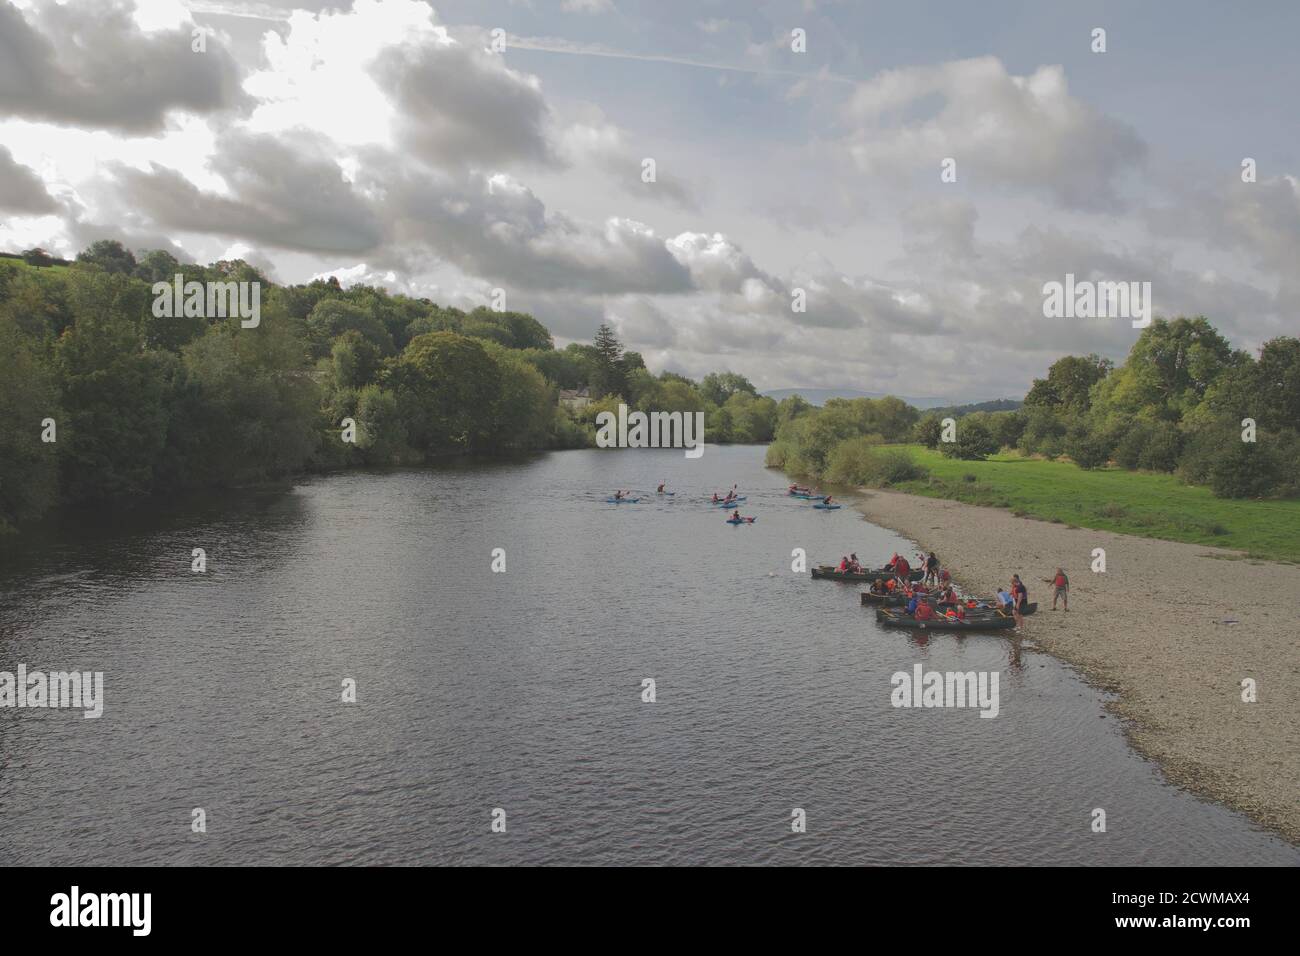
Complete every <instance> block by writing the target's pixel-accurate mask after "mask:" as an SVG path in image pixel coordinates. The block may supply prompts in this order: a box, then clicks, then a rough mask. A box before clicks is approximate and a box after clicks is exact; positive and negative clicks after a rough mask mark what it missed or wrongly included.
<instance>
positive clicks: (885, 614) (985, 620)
mask: <svg viewBox="0 0 1300 956" xmlns="http://www.w3.org/2000/svg"><path fill="white" fill-rule="evenodd" d="M876 623H877V624H880V625H883V626H884V627H903V628H908V629H909V630H913V631H1002V630H1006V629H1007V628H1012V627H1015V626H1016V622H1015V619H1014V618H1013V617H1012V616H1011V615H1010V614H1008V615H1006V616H1005V617H1004V616H1001V615H998V614H994V615H993V616H992V617H977V618H970V617H967V619H966V620H964V621H957V620H954V619H952V618H947V617H941V616H935V617H932V618H930V620H928V621H918V620H917V619H916V618H914V617H912V616H911V615H910V614H904V613H902V612H901V611H891V610H889V609H888V608H877V609H876Z"/></svg>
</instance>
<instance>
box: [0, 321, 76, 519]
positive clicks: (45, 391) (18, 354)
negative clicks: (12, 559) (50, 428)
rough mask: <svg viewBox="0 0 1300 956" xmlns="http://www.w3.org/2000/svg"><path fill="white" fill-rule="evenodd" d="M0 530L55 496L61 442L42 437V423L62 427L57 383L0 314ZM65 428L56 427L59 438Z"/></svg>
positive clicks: (37, 510) (34, 514)
mask: <svg viewBox="0 0 1300 956" xmlns="http://www.w3.org/2000/svg"><path fill="white" fill-rule="evenodd" d="M0 355H3V356H4V357H5V358H4V367H3V368H2V369H0V410H2V411H0V535H3V534H4V533H5V532H6V531H10V530H12V529H13V526H14V525H16V524H18V523H19V522H20V521H27V520H30V519H33V518H39V517H40V516H41V515H42V514H43V513H44V512H45V510H46V509H47V508H49V507H50V505H52V504H53V503H54V501H55V499H56V498H57V496H58V487H59V486H58V464H59V463H58V458H57V457H56V456H57V454H58V451H59V449H60V448H63V447H65V445H64V443H63V442H43V441H41V432H42V431H43V426H42V422H44V421H45V419H47V418H52V419H54V421H55V425H56V428H58V429H64V428H65V427H66V419H65V417H64V414H63V410H62V409H61V408H60V405H59V392H58V382H57V380H56V379H55V376H54V374H53V373H52V371H51V370H50V369H49V368H48V367H47V366H46V365H45V364H44V363H43V362H42V361H41V360H40V357H39V356H38V354H37V353H36V351H35V350H34V349H33V348H32V342H31V340H30V339H29V338H28V337H27V336H26V335H24V334H23V333H22V332H21V331H20V329H19V328H18V325H17V323H16V322H14V321H13V320H12V319H10V318H7V317H4V316H0ZM65 436H66V432H56V437H58V438H60V439H63V438H64V437H65Z"/></svg>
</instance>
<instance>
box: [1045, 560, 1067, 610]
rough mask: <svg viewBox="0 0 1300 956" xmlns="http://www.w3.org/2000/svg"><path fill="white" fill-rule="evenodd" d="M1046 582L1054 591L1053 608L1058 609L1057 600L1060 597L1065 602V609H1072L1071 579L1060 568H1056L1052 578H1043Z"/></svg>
mask: <svg viewBox="0 0 1300 956" xmlns="http://www.w3.org/2000/svg"><path fill="white" fill-rule="evenodd" d="M1043 583H1044V584H1050V585H1051V586H1052V587H1053V589H1054V590H1053V591H1052V610H1053V611H1055V610H1056V600H1057V598H1060V599H1061V600H1063V601H1064V602H1065V609H1066V610H1067V611H1068V610H1070V579H1069V577H1067V576H1066V573H1065V572H1064V571H1063V570H1061V569H1060V568H1057V569H1056V575H1055V576H1054V577H1050V578H1043Z"/></svg>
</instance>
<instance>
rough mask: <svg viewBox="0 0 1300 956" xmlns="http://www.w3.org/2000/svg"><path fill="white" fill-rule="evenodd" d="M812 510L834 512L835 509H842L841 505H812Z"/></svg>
mask: <svg viewBox="0 0 1300 956" xmlns="http://www.w3.org/2000/svg"><path fill="white" fill-rule="evenodd" d="M813 507H814V508H821V509H822V510H823V511H834V510H835V509H836V508H843V507H844V506H843V505H813Z"/></svg>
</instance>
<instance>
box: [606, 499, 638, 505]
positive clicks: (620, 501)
mask: <svg viewBox="0 0 1300 956" xmlns="http://www.w3.org/2000/svg"><path fill="white" fill-rule="evenodd" d="M605 500H606V501H607V502H609V503H610V504H611V505H634V504H636V503H637V502H638V501H640V500H641V499H640V498H606V499H605Z"/></svg>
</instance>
